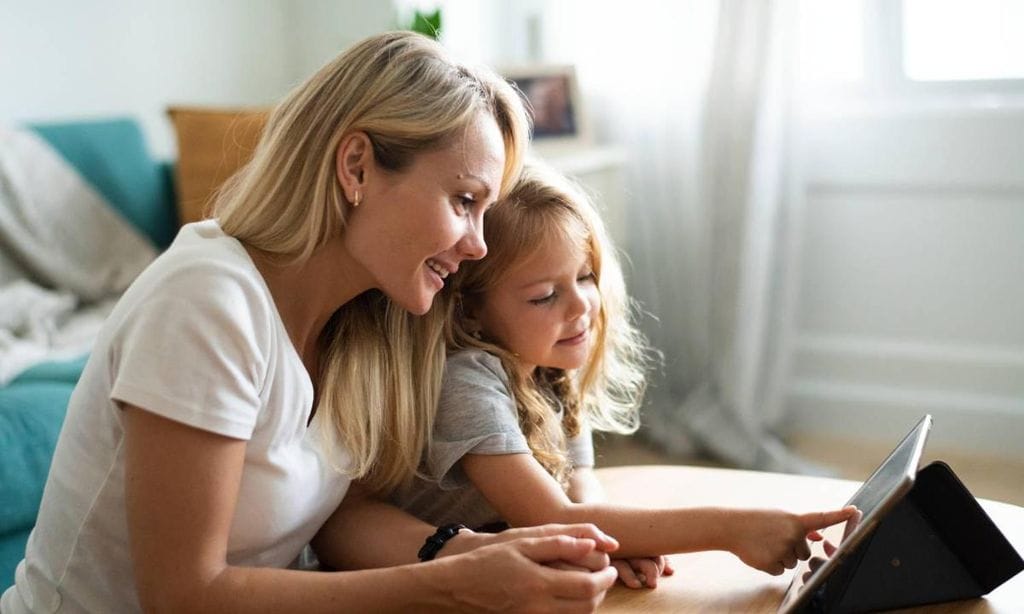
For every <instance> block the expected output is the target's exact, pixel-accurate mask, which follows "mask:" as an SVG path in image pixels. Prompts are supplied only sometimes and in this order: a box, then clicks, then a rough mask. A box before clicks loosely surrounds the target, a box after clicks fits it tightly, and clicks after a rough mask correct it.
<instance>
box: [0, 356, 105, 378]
mask: <svg viewBox="0 0 1024 614" xmlns="http://www.w3.org/2000/svg"><path fill="white" fill-rule="evenodd" d="M87 360H89V355H88V354H84V355H82V356H79V357H78V358H72V359H71V360H62V361H60V362H44V363H40V364H38V365H35V366H34V367H30V368H29V369H28V370H26V371H23V372H22V373H21V374H20V375H18V377H17V378H16V379H15V380H14V382H12V383H15V384H17V383H21V382H67V383H69V384H72V385H74V384H77V383H78V378H80V377H81V376H82V370H83V369H85V361H87Z"/></svg>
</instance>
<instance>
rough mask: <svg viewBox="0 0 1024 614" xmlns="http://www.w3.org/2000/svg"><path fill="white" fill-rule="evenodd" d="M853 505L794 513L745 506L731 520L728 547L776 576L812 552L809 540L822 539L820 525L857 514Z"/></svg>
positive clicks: (829, 524)
mask: <svg viewBox="0 0 1024 614" xmlns="http://www.w3.org/2000/svg"><path fill="white" fill-rule="evenodd" d="M859 513H860V512H858V511H857V508H855V507H853V506H852V505H850V506H847V507H844V508H843V509H840V510H833V511H829V512H811V513H808V514H791V513H788V512H781V511H775V510H745V511H741V512H739V513H738V514H736V516H735V517H734V520H735V522H733V523H731V525H732V526H731V531H730V532H731V535H730V536H727V540H729V541H731V546H730V547H729V548H728V549H729V550H730V551H731V552H732V553H733V554H735V555H736V556H738V557H739V558H740V560H741V561H743V562H744V563H746V564H747V565H750V566H751V567H753V568H755V569H760V570H761V571H764V572H767V573H770V574H772V575H773V576H777V575H780V574H782V573H783V572H784V571H785V570H787V569H792V568H794V567H796V562H797V560H801V561H804V560H807V559H808V558H809V557H810V556H811V550H810V547H809V546H808V544H807V540H809V539H810V540H814V541H820V540H821V539H822V536H821V534H820V533H818V530H819V529H824V528H825V527H830V526H832V525H834V524H838V523H840V522H845V521H847V520H850V519H851V518H855V517H856V516H858V515H859Z"/></svg>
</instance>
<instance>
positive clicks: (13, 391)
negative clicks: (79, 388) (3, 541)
mask: <svg viewBox="0 0 1024 614" xmlns="http://www.w3.org/2000/svg"><path fill="white" fill-rule="evenodd" d="M74 387H75V385H74V384H73V383H70V382H44V381H15V382H13V383H11V384H10V385H8V386H5V387H3V388H0V535H3V534H6V533H10V532H14V531H18V530H24V529H28V528H30V527H31V526H32V525H34V524H35V521H36V516H37V515H38V513H39V502H40V500H41V499H42V497H43V486H44V485H45V484H46V475H47V473H49V471H50V461H51V459H52V457H53V451H54V448H55V447H56V446H57V437H58V435H60V429H61V425H62V424H63V422H64V415H65V414H66V413H67V406H68V400H70V398H71V391H72V390H74Z"/></svg>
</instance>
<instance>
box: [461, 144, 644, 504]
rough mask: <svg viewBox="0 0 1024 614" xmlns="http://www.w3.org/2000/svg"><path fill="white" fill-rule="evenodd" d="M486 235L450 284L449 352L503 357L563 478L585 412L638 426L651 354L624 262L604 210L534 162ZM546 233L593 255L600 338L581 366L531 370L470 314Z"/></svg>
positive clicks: (534, 434)
mask: <svg viewBox="0 0 1024 614" xmlns="http://www.w3.org/2000/svg"><path fill="white" fill-rule="evenodd" d="M484 238H485V240H486V242H487V246H488V253H487V257H486V258H484V259H483V260H480V261H477V262H467V263H464V264H463V265H462V268H461V269H460V271H459V273H458V274H457V278H456V280H455V283H454V284H453V285H452V287H451V290H450V291H451V293H452V294H453V299H454V300H452V301H451V303H450V305H449V309H450V310H451V316H450V317H449V320H448V327H447V330H446V334H445V335H446V338H447V341H448V344H449V346H450V348H452V349H453V350H459V349H468V348H478V349H483V350H485V351H488V352H490V353H492V354H494V355H496V356H497V357H498V358H499V359H500V360H501V362H502V365H503V366H504V368H505V372H506V373H507V374H508V377H509V382H510V384H511V388H512V396H513V397H514V399H515V402H516V407H517V410H518V413H519V423H520V426H521V427H522V429H523V434H524V435H525V436H526V439H527V443H528V444H529V446H530V450H531V451H532V452H533V454H534V456H535V457H536V458H537V460H538V461H539V462H540V463H541V464H542V465H543V466H544V467H545V469H547V470H548V471H549V472H550V473H551V474H552V475H553V476H554V477H555V478H556V479H557V480H558V481H559V482H561V483H562V484H563V486H564V485H566V484H567V483H568V478H569V475H570V473H571V469H572V468H571V467H570V466H569V463H568V460H567V458H566V448H567V446H566V440H565V437H573V436H575V435H577V434H579V432H580V425H581V420H582V419H584V418H585V419H586V420H587V422H588V423H589V424H590V425H591V426H592V427H593V428H594V429H595V430H601V431H613V432H619V433H632V432H634V431H636V429H637V428H638V426H639V406H640V403H641V401H642V400H643V393H644V389H645V385H646V377H645V371H646V368H647V365H648V363H649V361H650V359H649V357H650V356H651V354H652V352H651V350H650V349H649V347H648V345H647V342H646V340H645V338H644V337H643V335H642V334H641V333H640V331H639V330H638V329H637V328H636V326H635V325H634V324H633V316H632V312H633V309H632V304H631V302H630V300H629V298H628V297H627V295H626V287H625V283H624V280H623V276H622V267H621V265H620V264H619V260H618V258H617V256H616V253H615V249H614V246H613V245H612V242H611V239H610V237H609V236H608V233H607V231H606V229H605V227H604V224H603V222H602V221H601V217H600V216H599V215H598V213H597V211H596V210H595V209H594V207H593V205H592V204H591V202H590V199H589V198H588V197H587V195H586V193H585V192H584V191H583V190H582V189H580V188H579V187H578V186H576V185H575V184H573V182H571V181H570V180H569V179H567V178H566V177H564V176H562V175H561V174H559V173H557V172H555V171H554V170H552V169H550V168H548V167H545V166H543V165H542V164H540V163H538V162H535V161H534V162H529V163H527V165H526V167H525V168H524V169H523V173H522V174H521V175H520V178H519V181H518V182H517V183H516V185H515V186H514V187H513V188H512V191H511V192H510V193H509V195H508V196H507V197H506V198H504V199H503V200H502V201H501V202H500V203H498V204H496V205H495V206H494V207H493V208H492V209H491V210H490V211H488V213H487V215H486V217H485V223H484ZM545 241H563V242H564V241H570V242H573V243H575V244H576V245H577V246H578V247H579V249H580V250H581V251H583V252H584V253H586V254H587V255H588V257H589V258H590V265H591V266H592V270H593V273H594V276H595V279H596V282H597V287H598V290H599V294H600V310H599V313H597V314H596V315H595V318H594V320H593V327H594V328H593V333H594V344H593V346H592V349H591V353H590V356H589V358H588V359H587V362H586V364H584V366H583V367H582V368H581V369H579V370H578V371H576V372H565V371H562V370H561V369H553V368H540V367H538V368H537V369H536V371H535V373H534V374H533V376H532V377H531V376H530V375H528V374H525V373H523V372H522V369H518V368H517V365H518V362H517V359H516V357H515V356H514V355H513V354H512V353H511V352H510V351H509V350H508V349H507V348H504V347H502V346H501V345H499V344H498V343H496V342H494V340H491V339H488V338H487V337H486V336H484V337H482V338H477V337H476V336H474V334H473V327H474V326H475V323H470V320H472V319H473V316H474V310H476V309H477V308H478V307H479V306H480V305H481V304H482V301H483V300H484V297H485V295H486V293H487V292H488V291H489V290H491V289H492V288H494V287H495V286H497V285H498V284H499V283H501V281H502V280H503V279H504V277H505V275H507V274H508V272H509V271H511V270H512V269H513V268H515V266H516V265H518V264H519V263H520V262H521V261H522V260H523V259H524V258H526V257H528V256H529V255H530V254H531V253H532V252H533V251H534V250H535V249H536V246H537V245H539V244H542V243H543V242H545ZM547 391H549V392H547ZM550 394H553V395H554V396H555V397H556V398H557V399H558V401H559V402H561V404H562V406H563V414H562V424H561V425H557V426H560V428H553V427H554V426H556V425H553V424H552V421H553V420H554V418H555V414H554V412H553V411H552V405H551V400H549V397H548V396H547V395H550ZM552 433H559V434H560V435H559V439H558V440H556V441H552V439H551V434H552Z"/></svg>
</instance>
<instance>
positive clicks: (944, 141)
mask: <svg viewBox="0 0 1024 614" xmlns="http://www.w3.org/2000/svg"><path fill="white" fill-rule="evenodd" d="M808 136H809V142H808V143H807V146H808V148H809V151H808V156H807V159H808V160H809V165H808V168H807V178H806V179H807V182H808V185H807V191H806V198H805V201H804V202H803V203H802V206H801V211H800V212H799V215H798V216H797V219H798V220H799V224H798V228H797V239H798V241H799V245H798V249H797V252H798V254H799V257H798V262H799V266H800V269H801V274H800V283H799V288H800V289H799V300H798V305H797V313H796V314H793V316H794V318H795V335H794V337H795V338H794V339H792V340H791V341H792V343H793V352H794V354H793V357H794V362H793V366H794V369H793V379H792V381H791V384H790V387H789V402H790V403H791V404H792V407H793V408H794V410H795V411H794V415H793V416H792V418H793V427H794V429H795V430H798V431H803V432H807V433H820V432H825V433H829V434H832V435H852V436H864V437H874V438H880V437H882V436H884V434H886V433H893V432H899V431H900V430H902V429H906V428H907V427H908V426H909V425H910V424H912V423H913V422H914V421H915V420H916V419H917V417H919V416H920V415H921V414H923V413H925V412H931V413H932V414H934V415H935V418H936V421H935V429H934V431H933V435H932V441H933V443H934V444H935V445H936V446H942V447H945V448H959V449H971V450H973V451H974V452H975V453H977V452H983V453H989V454H991V455H1000V456H1011V457H1015V458H1024V437H1022V434H1024V156H1022V149H1021V144H1022V143H1024V109H1022V108H1020V107H1013V106H1007V107H1001V108H969V107H965V106H959V107H957V106H948V107H943V106H938V107H933V108H923V107H919V108H915V106H914V105H907V106H906V107H905V108H895V109H888V110H886V109H879V110H875V111H871V112H866V113H862V114H839V115H837V116H834V117H826V118H821V119H818V120H816V121H813V122H811V123H810V125H809V126H808Z"/></svg>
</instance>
